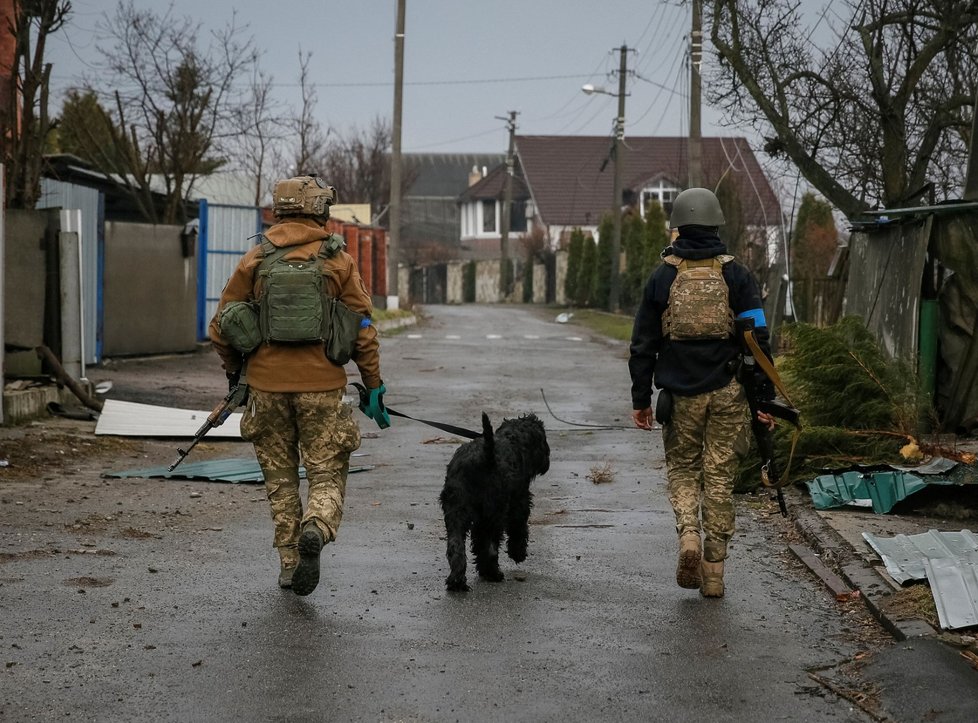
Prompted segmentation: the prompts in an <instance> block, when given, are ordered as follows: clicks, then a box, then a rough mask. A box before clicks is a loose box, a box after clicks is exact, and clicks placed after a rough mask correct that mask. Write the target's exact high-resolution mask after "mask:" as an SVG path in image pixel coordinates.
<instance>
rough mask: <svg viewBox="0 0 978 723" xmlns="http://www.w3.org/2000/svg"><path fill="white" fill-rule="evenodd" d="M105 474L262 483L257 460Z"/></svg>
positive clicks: (301, 473) (303, 472) (302, 470)
mask: <svg viewBox="0 0 978 723" xmlns="http://www.w3.org/2000/svg"><path fill="white" fill-rule="evenodd" d="M371 469H373V466H371V465H362V466H359V467H350V474H353V473H355V472H366V471H367V470H371ZM102 476H103V477H116V478H118V477H144V478H147V479H150V478H155V477H162V478H165V479H186V480H207V481H209V482H230V483H232V484H238V483H241V482H253V483H257V482H262V481H263V478H262V473H261V467H259V466H258V461H257V460H254V459H250V460H249V459H212V460H206V461H203V462H189V463H187V464H182V465H180V466H179V467H177V469H175V470H174V471H172V472H171V471H170V470H169V469H168V468H167V467H150V468H147V469H134V470H127V471H124V472H106V473H105V474H104V475H102ZM299 476H300V477H305V476H306V469H305V467H300V468H299Z"/></svg>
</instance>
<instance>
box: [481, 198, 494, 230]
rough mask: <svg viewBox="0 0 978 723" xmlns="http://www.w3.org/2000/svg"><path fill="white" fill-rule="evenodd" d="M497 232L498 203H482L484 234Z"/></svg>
mask: <svg viewBox="0 0 978 723" xmlns="http://www.w3.org/2000/svg"><path fill="white" fill-rule="evenodd" d="M495 230H496V202H495V201H483V202H482V232H483V233H493V232H494V231H495Z"/></svg>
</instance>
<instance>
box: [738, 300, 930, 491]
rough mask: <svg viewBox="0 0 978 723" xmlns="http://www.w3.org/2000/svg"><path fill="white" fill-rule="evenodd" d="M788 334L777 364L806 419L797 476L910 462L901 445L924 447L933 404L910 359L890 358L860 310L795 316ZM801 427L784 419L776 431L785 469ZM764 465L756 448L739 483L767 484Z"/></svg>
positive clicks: (794, 465) (747, 486)
mask: <svg viewBox="0 0 978 723" xmlns="http://www.w3.org/2000/svg"><path fill="white" fill-rule="evenodd" d="M784 335H785V340H786V344H785V346H786V348H787V352H786V353H785V354H783V355H782V356H779V357H778V359H777V360H776V363H777V369H778V373H779V374H780V375H781V378H782V380H783V381H784V384H785V387H786V389H787V392H788V394H790V395H791V401H792V402H793V403H794V405H795V406H796V407H798V409H799V410H801V423H802V432H801V435H800V437H799V439H798V443H797V446H796V447H795V453H794V458H793V460H792V462H791V469H790V471H789V473H790V478H791V479H790V481H791V482H803V481H806V480H809V479H812V478H813V477H816V476H818V475H819V474H824V473H825V471H826V470H828V469H833V470H837V469H847V468H851V467H853V466H855V465H868V464H907V463H908V459H907V457H905V456H904V455H905V454H908V452H904V453H903V454H901V450H903V449H904V448H905V447H907V448H909V449H916V446H917V437H918V432H919V427H920V420H921V419H923V418H924V414H925V413H926V411H927V409H928V405H927V402H926V397H925V396H924V395H923V394H921V393H920V391H919V387H918V382H917V378H916V375H915V374H914V372H913V370H912V369H911V368H910V367H909V365H907V364H906V363H904V362H902V361H899V360H892V359H890V358H888V357H887V356H886V354H885V353H884V352H883V350H882V349H881V348H880V346H879V344H878V343H877V341H876V339H875V338H874V337H873V336H872V334H870V332H869V331H868V330H867V329H866V327H865V326H864V325H863V322H862V320H861V319H860V318H859V317H855V316H849V317H845V318H843V319H842V320H841V321H839V322H838V323H837V324H835V325H833V326H829V327H816V326H813V325H811V324H792V325H790V326H786V327H785V328H784ZM793 431H794V430H793V429H792V428H791V427H790V426H788V425H784V424H779V425H778V428H777V432H776V434H775V448H776V452H777V459H778V461H779V462H780V465H781V468H782V469H783V468H784V466H785V464H786V463H787V459H788V454H789V450H790V446H791V438H792V433H793ZM759 467H760V461H759V460H758V458H757V454H756V452H754V451H752V452H751V454H749V455H748V456H747V457H746V458H745V459H744V460H743V462H742V464H741V466H740V469H739V471H738V476H737V485H736V486H737V489H738V491H747V490H751V489H756V488H757V487H758V486H759V484H760V480H759V473H758V470H759Z"/></svg>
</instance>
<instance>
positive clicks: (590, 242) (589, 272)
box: [575, 236, 598, 306]
mask: <svg viewBox="0 0 978 723" xmlns="http://www.w3.org/2000/svg"><path fill="white" fill-rule="evenodd" d="M597 262H598V247H597V244H595V243H594V237H593V236H585V237H584V244H583V249H582V253H581V268H580V269H579V271H578V274H577V298H576V299H575V301H576V302H577V305H578V306H591V305H593V304H594V297H595V287H596V285H597V279H598V263H597Z"/></svg>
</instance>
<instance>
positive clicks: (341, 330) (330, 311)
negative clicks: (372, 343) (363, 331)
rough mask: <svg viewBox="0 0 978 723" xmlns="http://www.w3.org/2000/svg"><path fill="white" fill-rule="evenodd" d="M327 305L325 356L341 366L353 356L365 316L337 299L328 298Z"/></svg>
mask: <svg viewBox="0 0 978 723" xmlns="http://www.w3.org/2000/svg"><path fill="white" fill-rule="evenodd" d="M327 306H328V308H327V310H326V316H327V319H328V327H329V333H328V334H327V335H326V358H327V359H329V360H330V361H331V362H333V363H334V364H338V365H340V366H343V365H344V364H346V363H347V362H348V361H350V359H351V358H352V357H353V352H354V351H355V350H356V345H357V338H358V337H359V336H360V328H361V325H362V324H363V321H364V320H365V319H366V318H367V317H365V316H364V315H363V314H360V313H357V312H356V311H353V310H352V309H351V308H350V307H349V306H347V305H346V304H344V303H343V302H342V301H340V300H339V299H334V298H330V299H328V300H327Z"/></svg>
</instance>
